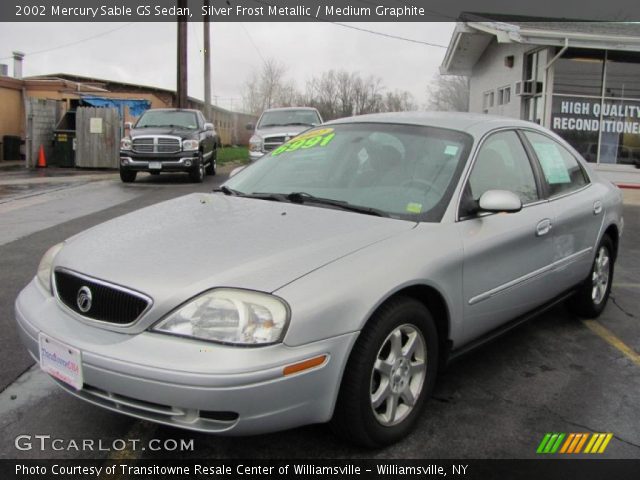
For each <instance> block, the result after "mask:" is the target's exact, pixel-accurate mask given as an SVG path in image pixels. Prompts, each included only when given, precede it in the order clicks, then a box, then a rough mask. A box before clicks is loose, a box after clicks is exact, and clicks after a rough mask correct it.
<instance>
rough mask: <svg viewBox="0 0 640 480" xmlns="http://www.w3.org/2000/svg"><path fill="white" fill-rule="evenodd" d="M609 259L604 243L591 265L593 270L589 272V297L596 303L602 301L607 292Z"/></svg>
mask: <svg viewBox="0 0 640 480" xmlns="http://www.w3.org/2000/svg"><path fill="white" fill-rule="evenodd" d="M610 261H611V259H610V258H609V250H608V249H607V248H606V247H605V246H604V245H602V246H600V249H599V250H598V255H597V256H596V261H595V263H594V265H593V272H592V273H591V285H592V289H591V299H592V300H593V303H595V304H596V305H599V304H600V303H602V301H603V300H604V298H605V296H606V294H607V288H608V287H609V271H610V265H609V263H610Z"/></svg>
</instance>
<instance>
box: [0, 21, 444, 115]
mask: <svg viewBox="0 0 640 480" xmlns="http://www.w3.org/2000/svg"><path fill="white" fill-rule="evenodd" d="M351 25H353V26H356V27H358V28H364V29H369V30H375V31H378V32H383V33H387V34H392V35H397V36H401V37H406V38H411V39H415V40H419V41H423V42H430V43H436V44H440V45H448V43H449V39H450V37H451V33H452V32H453V29H454V26H455V24H453V23H355V24H351ZM202 28H203V25H202V24H201V23H190V24H189V27H188V32H189V95H190V96H194V97H197V98H203V96H204V93H203V92H204V90H203V83H204V82H203V78H202V77H203V66H202V59H203V57H202V52H201V50H202V47H201V44H202V38H203V31H202ZM106 32H108V33H106ZM211 32H212V34H211V35H212V36H211V38H212V76H213V95H216V96H217V97H218V103H219V104H220V105H221V106H223V107H225V108H229V107H231V106H234V107H239V106H240V103H241V97H242V93H243V85H244V83H245V82H246V80H247V78H248V77H249V76H250V74H251V72H252V71H253V70H254V69H258V68H259V67H260V66H261V64H262V58H264V59H269V58H275V59H277V60H279V61H281V62H282V64H283V65H285V67H286V68H287V77H288V78H291V79H293V80H294V81H295V82H296V84H297V85H298V87H299V88H301V89H302V88H304V85H305V82H306V80H307V79H308V78H310V77H311V76H313V75H315V74H318V73H321V72H323V71H326V70H330V69H345V70H348V71H356V72H359V73H360V74H362V75H363V76H369V75H374V76H377V77H380V78H381V79H382V83H383V85H384V86H385V87H386V88H387V89H388V90H391V91H393V90H396V89H397V90H408V91H409V92H411V93H412V94H413V96H414V97H415V99H416V101H417V102H418V103H419V104H420V105H421V106H422V105H423V104H424V103H426V101H427V93H426V91H427V85H428V84H429V82H430V81H431V79H432V78H433V76H434V75H435V74H436V73H437V71H438V66H439V65H440V63H441V62H442V58H443V56H444V53H445V49H444V48H437V47H431V46H427V45H423V44H417V43H411V42H406V41H401V40H396V39H392V38H386V37H383V36H379V35H373V34H370V33H366V32H361V31H356V30H352V29H349V28H345V27H341V26H338V25H334V24H329V23H312V22H308V23H243V24H240V23H214V24H212V25H211ZM102 33H104V35H101V36H99V37H97V38H93V39H89V40H85V41H82V40H83V39H87V38H89V37H92V36H96V35H100V34H102ZM68 44H72V45H68ZM63 45H68V46H65V47H62V48H56V47H59V46H63ZM175 45H176V25H175V24H174V23H133V24H125V23H31V24H29V23H0V59H1V60H0V63H7V64H9V73H10V74H12V68H13V67H12V65H13V61H12V60H11V59H10V58H9V59H7V58H6V57H10V56H11V52H12V51H13V50H20V51H22V52H25V53H26V54H27V55H26V57H25V59H24V66H23V71H24V72H23V73H24V76H30V75H44V74H50V73H58V72H62V73H69V74H77V75H84V76H90V77H96V78H106V79H110V80H118V81H123V82H129V83H139V84H143V85H151V86H157V87H162V88H168V89H175V84H176V74H175V63H176V47H175ZM49 49H51V50H50V51H46V52H41V53H37V52H40V51H42V50H49ZM30 54H31V55H30ZM232 101H233V102H234V103H233V105H232V104H231V102H232Z"/></svg>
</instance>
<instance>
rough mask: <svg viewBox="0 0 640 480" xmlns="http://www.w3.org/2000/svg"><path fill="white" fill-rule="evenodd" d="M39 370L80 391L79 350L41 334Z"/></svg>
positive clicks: (80, 360)
mask: <svg viewBox="0 0 640 480" xmlns="http://www.w3.org/2000/svg"><path fill="white" fill-rule="evenodd" d="M38 342H39V343H40V368H41V369H42V370H44V371H45V372H47V373H48V374H49V375H51V376H53V377H55V378H57V379H58V380H60V381H62V382H64V383H67V384H69V385H71V386H72V387H73V388H75V389H76V390H80V389H82V381H83V380H82V358H81V357H82V356H81V354H80V350H78V349H77V348H73V347H70V346H68V345H65V344H64V343H61V342H59V341H57V340H54V339H53V338H51V337H49V336H48V335H45V334H44V333H41V334H40V335H39V336H38Z"/></svg>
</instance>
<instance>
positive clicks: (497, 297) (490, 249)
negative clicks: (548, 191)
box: [458, 130, 554, 340]
mask: <svg viewBox="0 0 640 480" xmlns="http://www.w3.org/2000/svg"><path fill="white" fill-rule="evenodd" d="M532 165H533V164H532V163H531V161H530V159H529V156H528V155H527V152H526V150H525V148H524V146H523V143H522V141H521V140H520V137H519V135H518V134H517V133H516V132H515V131H513V130H502V131H498V132H496V133H493V134H491V135H490V136H489V137H487V138H486V139H485V141H484V142H483V143H482V145H481V147H480V149H479V151H478V154H477V157H476V162H475V164H474V165H473V168H472V170H471V173H470V175H469V178H468V179H467V183H466V185H465V190H464V194H463V198H462V201H461V207H460V212H459V222H458V226H459V228H460V234H461V237H462V238H463V245H464V275H463V298H464V317H465V318H464V328H463V330H464V334H463V335H464V338H465V340H471V339H474V338H476V337H478V336H479V335H482V334H483V333H486V332H488V331H490V330H492V329H494V328H496V327H498V326H500V325H501V324H503V323H505V322H507V321H509V320H511V319H514V318H516V317H518V316H519V315H522V314H524V313H525V312H527V311H529V310H532V309H534V308H535V307H536V306H538V305H540V304H542V303H545V302H546V301H548V300H550V299H551V298H553V296H554V288H553V285H552V284H551V282H549V279H550V273H549V269H550V264H551V261H552V260H551V259H552V249H553V235H552V234H551V226H552V223H553V211H552V209H551V207H550V206H549V203H548V202H547V201H546V200H545V199H543V198H542V189H541V186H540V184H539V180H538V179H537V178H536V175H535V174H534V168H533V166H532ZM487 190H508V191H511V192H513V193H515V194H517V195H518V196H519V197H520V200H521V201H522V204H523V208H522V210H520V211H519V212H516V213H486V212H485V213H482V212H479V213H478V212H476V213H473V209H472V208H468V206H469V205H477V203H476V202H477V201H478V200H479V198H480V196H481V195H482V194H483V193H484V192H486V191H487Z"/></svg>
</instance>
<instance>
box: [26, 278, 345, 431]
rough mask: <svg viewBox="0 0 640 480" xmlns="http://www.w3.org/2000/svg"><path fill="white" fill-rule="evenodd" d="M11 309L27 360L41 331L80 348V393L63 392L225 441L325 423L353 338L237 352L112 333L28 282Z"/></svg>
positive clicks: (36, 351)
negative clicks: (298, 367) (316, 362)
mask: <svg viewBox="0 0 640 480" xmlns="http://www.w3.org/2000/svg"><path fill="white" fill-rule="evenodd" d="M15 312H16V320H17V323H18V327H19V328H18V330H19V333H20V337H21V339H22V341H23V343H24V344H25V346H26V347H27V349H28V350H29V353H30V354H31V355H32V357H33V358H34V359H35V360H36V361H38V360H39V344H38V334H39V333H40V332H43V333H45V334H47V335H49V336H51V337H53V338H55V339H57V340H58V341H60V342H63V343H65V344H66V345H68V346H71V347H75V348H78V349H80V351H81V352H82V354H81V355H82V371H83V378H84V386H83V388H82V390H79V391H76V390H74V389H73V388H72V387H69V386H66V385H65V384H61V383H60V382H58V381H57V380H56V382H58V383H59V385H60V386H62V387H63V388H64V389H65V390H67V391H69V392H70V393H72V394H74V395H76V396H77V397H79V398H82V399H83V400H86V401H88V402H91V403H93V404H95V405H99V406H102V407H104V408H108V409H110V410H114V411H117V412H120V413H125V414H127V415H131V416H133V417H137V418H141V419H145V420H150V421H154V422H157V423H162V424H166V425H172V426H176V427H181V428H186V429H190V430H197V431H203V432H211V433H225V434H230V435H244V434H257V433H264V432H271V431H277V430H284V429H287V428H293V427H297V426H300V425H306V424H310V423H319V422H326V421H328V420H329V419H330V418H331V416H332V414H333V408H334V405H335V400H336V397H337V393H338V389H339V385H340V380H341V377H342V371H343V368H344V365H345V364H346V361H347V358H348V355H349V352H350V351H351V347H352V345H353V342H354V341H355V339H356V337H357V333H350V334H345V335H341V336H338V337H333V338H329V339H325V340H322V341H319V342H315V343H311V344H307V345H303V346H299V347H288V346H286V345H284V344H279V345H273V346H267V347H259V348H241V347H230V346H223V345H218V344H212V343H207V342H202V341H196V340H189V339H183V338H179V337H173V336H169V335H163V334H159V333H152V332H143V333H140V334H137V335H131V334H124V333H119V332H112V331H107V330H103V329H100V328H96V327H93V326H90V325H86V324H84V323H82V322H79V321H78V320H76V319H75V318H73V317H71V316H70V315H69V314H68V313H66V312H65V311H63V310H62V309H61V307H60V305H59V304H58V300H56V299H55V298H54V297H51V296H50V295H48V294H47V293H46V292H44V290H43V289H42V288H41V287H40V285H39V284H38V283H37V280H35V279H34V280H33V281H32V282H31V283H30V284H29V285H28V286H27V287H26V288H25V289H24V290H23V291H22V292H21V293H20V295H19V296H18V298H17V300H16V304H15ZM168 352H169V353H168ZM323 354H326V355H327V360H326V361H325V363H323V364H322V365H320V366H318V367H316V368H314V369H310V370H306V371H304V372H300V373H297V374H293V375H290V376H283V373H282V372H283V367H284V366H286V365H290V364H292V363H297V362H300V361H303V360H305V359H308V358H312V357H315V356H318V355H323Z"/></svg>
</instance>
